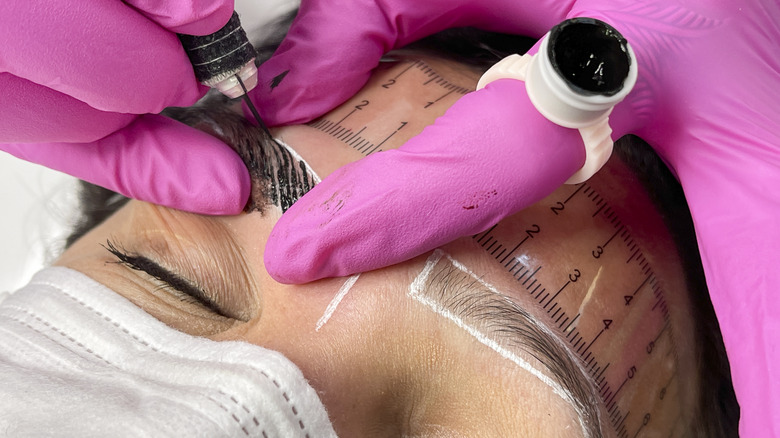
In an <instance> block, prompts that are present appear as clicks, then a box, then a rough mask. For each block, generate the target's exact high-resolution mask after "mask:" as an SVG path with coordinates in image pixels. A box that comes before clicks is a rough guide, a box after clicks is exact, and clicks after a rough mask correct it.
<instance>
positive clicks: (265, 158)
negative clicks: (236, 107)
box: [165, 98, 317, 214]
mask: <svg viewBox="0 0 780 438" xmlns="http://www.w3.org/2000/svg"><path fill="white" fill-rule="evenodd" d="M165 115H166V116H168V117H170V118H173V119H175V120H178V121H180V122H182V123H185V124H187V125H189V126H192V127H195V128H197V129H200V130H204V131H210V133H211V134H212V135H214V136H216V137H218V138H219V139H220V140H222V141H223V142H225V143H226V144H227V145H228V146H230V148H231V149H233V150H234V151H235V152H236V153H237V154H238V156H239V157H241V160H242V161H243V162H244V165H245V166H246V168H247V170H248V171H249V176H250V178H251V181H252V189H251V194H250V197H249V201H248V202H247V205H246V206H245V208H244V211H245V212H247V213H251V212H255V211H259V212H260V213H261V214H262V213H263V212H264V210H265V207H266V206H267V205H275V206H277V207H279V208H281V209H282V213H284V212H285V211H287V209H289V208H290V207H291V206H292V205H293V204H294V203H295V201H297V200H298V199H300V197H301V196H303V195H304V194H306V192H308V191H309V190H311V189H312V187H314V184H315V183H316V181H317V177H316V176H315V175H314V174H313V172H312V171H311V170H310V169H309V168H308V166H307V165H306V163H305V162H304V161H303V160H302V159H300V158H299V157H297V156H294V155H293V154H292V153H291V152H290V150H289V149H288V148H287V147H285V145H283V144H281V143H280V142H278V141H277V140H276V139H275V138H273V137H272V136H271V134H270V132H269V131H268V129H267V128H266V127H265V126H261V125H255V124H253V123H251V122H250V121H249V120H247V119H246V118H245V117H244V116H243V115H241V114H238V113H236V112H235V111H233V110H231V109H230V106H229V104H227V103H226V102H224V101H221V100H219V99H216V98H215V99H206V100H205V101H204V102H201V103H199V104H198V106H194V107H187V108H168V109H166V111H165Z"/></svg>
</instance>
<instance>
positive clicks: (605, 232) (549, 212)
mask: <svg viewBox="0 0 780 438" xmlns="http://www.w3.org/2000/svg"><path fill="white" fill-rule="evenodd" d="M561 192H562V193H563V194H560V195H554V196H552V197H550V198H548V199H546V200H544V201H543V202H541V203H540V204H539V205H536V206H534V207H533V208H530V209H529V211H526V212H522V213H520V214H519V215H518V216H520V217H522V218H523V222H525V224H524V225H523V226H522V227H521V228H518V227H517V226H507V225H504V223H503V222H502V223H499V224H498V225H496V226H494V227H492V228H490V229H488V230H487V231H485V232H483V233H479V234H477V235H475V236H473V239H474V241H475V242H476V243H477V244H478V245H479V246H481V247H482V248H483V249H484V250H485V251H486V252H487V253H488V254H489V255H490V256H491V257H492V258H493V260H494V261H495V262H496V263H498V264H499V265H500V266H501V269H502V270H504V272H505V273H506V274H507V275H509V276H511V278H512V280H513V281H514V282H515V283H516V284H517V286H518V287H519V288H521V290H522V291H523V292H524V294H526V295H527V299H528V300H530V301H532V302H533V303H534V304H535V308H536V313H535V314H536V315H537V316H539V317H540V318H541V319H542V320H543V321H545V322H546V323H547V324H548V326H551V327H554V329H555V330H557V331H559V333H561V334H562V337H563V339H564V340H565V342H567V343H568V344H569V346H570V349H571V351H572V352H573V353H574V354H575V356H576V357H578V358H579V359H580V361H581V364H582V366H583V367H584V369H585V371H586V372H587V373H588V375H589V376H590V377H591V378H592V379H593V381H594V382H595V385H596V387H597V389H598V393H599V396H600V397H601V400H602V402H603V404H604V407H605V410H606V415H607V420H608V422H609V424H610V425H611V426H612V427H613V429H614V431H615V433H616V436H618V437H633V436H641V431H642V429H643V428H644V427H646V426H647V425H648V424H650V422H651V421H654V418H656V417H658V418H664V420H665V421H666V422H671V423H677V422H679V421H681V419H678V418H674V417H676V415H678V414H677V413H676V412H674V410H675V409H676V405H675V404H674V403H671V404H665V403H664V401H665V400H666V399H667V395H668V394H669V393H670V391H675V392H677V382H676V380H675V379H676V378H677V358H676V353H675V351H676V344H675V339H674V336H673V334H672V330H671V327H672V321H671V318H670V315H669V308H668V303H667V299H666V296H665V292H664V287H663V285H662V282H661V281H660V280H659V278H658V277H657V275H656V272H655V270H654V268H653V266H651V264H650V262H649V260H648V258H647V257H646V255H645V252H644V249H643V248H642V245H641V244H640V243H639V240H638V239H636V238H635V236H634V235H633V233H632V231H631V229H630V227H629V226H628V225H626V223H624V221H623V220H622V219H621V217H620V215H619V214H618V212H617V211H616V209H614V208H613V207H612V206H611V205H610V202H609V201H607V200H606V199H605V198H604V197H602V195H601V194H599V192H598V191H597V190H596V189H595V188H594V187H593V186H591V185H590V184H589V183H587V182H586V183H582V184H579V185H576V186H566V187H564V188H563V189H561V190H559V191H558V192H557V193H561ZM583 224H587V227H586V226H585V225H583ZM581 228H587V229H588V230H590V233H589V235H588V236H586V238H583V236H582V235H581V233H580V232H579V231H578V230H579V229H581ZM575 236H576V237H575ZM556 245H557V246H559V247H560V248H558V249H559V250H560V251H559V253H562V254H565V256H563V257H560V258H557V259H556V261H559V262H560V263H564V264H565V265H566V266H567V269H564V270H561V269H560V265H558V264H557V263H556V265H555V266H547V265H545V264H542V263H538V262H536V261H534V259H533V258H529V257H528V256H526V254H534V253H536V252H537V248H541V247H550V246H556ZM509 287H511V286H509ZM596 300H597V301H598V302H596ZM618 346H619V348H618ZM659 374H661V375H662V378H661V379H660V381H662V383H660V384H659V383H658V381H659ZM642 399H644V400H642ZM629 406H630V407H629ZM658 418H656V421H658Z"/></svg>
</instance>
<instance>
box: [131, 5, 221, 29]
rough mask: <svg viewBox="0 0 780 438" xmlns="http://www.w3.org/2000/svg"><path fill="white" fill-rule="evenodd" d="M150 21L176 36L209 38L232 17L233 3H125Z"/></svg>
mask: <svg viewBox="0 0 780 438" xmlns="http://www.w3.org/2000/svg"><path fill="white" fill-rule="evenodd" d="M125 3H127V4H129V5H132V6H133V7H135V8H136V9H138V10H139V11H140V12H141V13H142V14H144V15H145V16H146V17H147V18H149V19H150V20H152V21H154V22H155V23H157V24H159V25H160V26H162V27H164V28H166V29H168V30H169V31H171V32H175V33H184V34H187V35H208V34H210V33H214V32H216V31H218V30H219V29H221V28H222V26H224V25H225V23H227V22H228V20H229V19H230V16H231V15H232V14H233V6H234V2H233V0H217V1H214V0H177V1H159V0H125Z"/></svg>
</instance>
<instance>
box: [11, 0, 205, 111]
mask: <svg viewBox="0 0 780 438" xmlns="http://www.w3.org/2000/svg"><path fill="white" fill-rule="evenodd" d="M0 41H2V42H3V49H2V51H3V55H2V57H0V72H8V73H11V74H13V75H15V76H17V77H21V78H25V79H28V80H30V81H32V82H34V83H36V84H39V85H41V86H44V87H47V88H51V89H53V90H56V91H59V92H61V93H63V94H66V95H69V96H72V97H74V98H75V99H77V100H80V101H82V102H85V103H87V104H88V105H90V106H92V107H93V108H95V109H98V110H101V111H110V112H119V113H131V114H145V113H159V112H160V111H162V109H163V108H165V107H167V106H187V105H190V104H192V103H194V102H195V101H197V100H198V99H199V98H200V97H201V96H202V95H203V94H204V93H205V92H206V91H207V88H205V87H203V86H201V85H200V84H198V83H197V81H196V80H195V74H194V73H193V70H192V65H191V64H190V61H189V59H188V58H187V55H186V54H185V53H184V50H183V49H182V47H181V43H180V42H179V39H178V38H177V37H176V35H175V34H174V33H172V32H170V31H168V30H166V29H164V28H162V27H160V26H159V25H158V24H156V23H154V22H152V21H150V20H149V19H148V18H146V17H145V16H144V15H142V14H141V13H139V12H138V11H137V10H136V9H133V8H132V7H128V6H127V5H126V4H125V3H123V2H118V1H116V0H95V1H90V2H82V1H78V0H63V1H57V2H47V1H42V0H30V1H3V2H0Z"/></svg>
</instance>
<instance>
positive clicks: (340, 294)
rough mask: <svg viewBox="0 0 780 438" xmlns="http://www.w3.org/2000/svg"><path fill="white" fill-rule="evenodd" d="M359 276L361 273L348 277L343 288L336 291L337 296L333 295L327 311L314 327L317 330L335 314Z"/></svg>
mask: <svg viewBox="0 0 780 438" xmlns="http://www.w3.org/2000/svg"><path fill="white" fill-rule="evenodd" d="M358 277H360V274H355V275H353V276H351V277H349V278H347V280H346V281H345V282H344V284H342V285H341V288H340V289H339V291H338V292H337V293H336V296H335V297H333V299H332V300H331V301H330V304H328V307H326V308H325V313H323V314H322V316H321V317H320V319H319V320H318V321H317V326H316V327H315V328H314V331H315V332H318V331H320V329H321V328H322V326H324V325H325V323H326V322H328V320H329V319H330V317H331V316H332V315H333V312H335V311H336V307H338V306H339V303H341V300H342V299H344V296H345V295H347V292H349V290H350V289H352V286H353V285H354V284H355V282H356V281H357V279H358Z"/></svg>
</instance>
